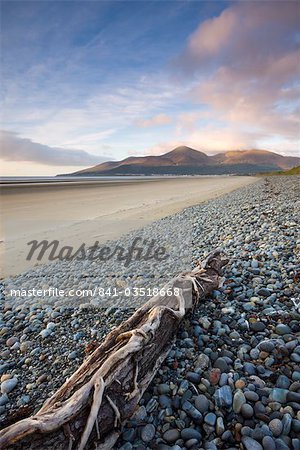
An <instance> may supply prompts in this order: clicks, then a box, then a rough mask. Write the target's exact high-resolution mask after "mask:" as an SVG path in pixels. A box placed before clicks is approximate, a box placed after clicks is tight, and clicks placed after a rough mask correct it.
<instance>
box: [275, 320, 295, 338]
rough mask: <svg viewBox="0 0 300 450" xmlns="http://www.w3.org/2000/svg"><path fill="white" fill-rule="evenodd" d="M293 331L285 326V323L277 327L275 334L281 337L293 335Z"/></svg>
mask: <svg viewBox="0 0 300 450" xmlns="http://www.w3.org/2000/svg"><path fill="white" fill-rule="evenodd" d="M291 331H292V330H291V329H290V327H289V326H288V325H285V324H283V323H279V324H278V325H276V327H275V332H276V333H277V334H279V335H280V336H282V335H284V334H290V333H291Z"/></svg>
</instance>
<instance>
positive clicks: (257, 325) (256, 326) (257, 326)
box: [250, 321, 266, 333]
mask: <svg viewBox="0 0 300 450" xmlns="http://www.w3.org/2000/svg"><path fill="white" fill-rule="evenodd" d="M250 329H251V330H252V331H254V332H256V333H258V332H260V331H265V329H266V325H265V324H264V323H263V322H261V321H258V322H254V323H250Z"/></svg>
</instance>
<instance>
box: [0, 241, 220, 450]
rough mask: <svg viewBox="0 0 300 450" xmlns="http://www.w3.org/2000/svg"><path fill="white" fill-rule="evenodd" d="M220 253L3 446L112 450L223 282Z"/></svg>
mask: <svg viewBox="0 0 300 450" xmlns="http://www.w3.org/2000/svg"><path fill="white" fill-rule="evenodd" d="M226 263H227V260H226V259H225V258H224V257H223V256H222V254H221V253H220V251H219V250H216V251H215V252H213V253H212V254H211V255H209V257H208V258H207V259H206V260H205V261H204V262H203V263H202V264H201V265H199V266H198V267H196V268H195V269H194V270H193V271H192V272H189V273H184V274H181V275H179V276H178V277H176V278H174V279H173V280H172V281H171V282H169V283H168V284H167V285H166V286H165V287H164V288H163V289H164V290H165V292H167V291H168V289H169V291H168V292H170V289H171V290H172V292H175V294H174V295H171V296H168V295H165V296H160V295H158V296H155V297H153V298H152V299H150V300H149V301H148V302H147V303H145V304H144V305H143V306H142V307H141V308H139V309H138V310H137V311H136V312H135V313H134V314H133V315H132V316H131V317H130V318H129V319H128V320H127V321H126V322H124V323H122V324H121V325H120V326H119V327H118V328H116V329H115V330H113V331H112V332H111V333H109V334H108V335H107V337H106V339H105V341H104V342H103V343H102V344H101V345H100V346H99V347H98V348H97V349H96V350H95V351H94V352H93V353H92V354H91V355H90V356H89V357H88V358H87V359H86V360H85V361H84V362H83V364H82V365H81V366H80V367H79V368H78V369H77V370H76V372H74V374H73V375H72V376H71V377H70V378H69V379H67V380H66V382H65V383H64V384H63V385H62V386H61V387H60V388H59V389H58V390H57V391H56V392H55V394H54V395H53V396H52V397H51V398H49V399H48V400H47V401H46V402H45V403H44V405H43V406H42V408H41V409H40V410H39V411H38V412H37V413H36V414H35V415H34V416H31V417H28V418H26V419H23V420H20V421H18V422H16V423H14V424H12V425H10V426H8V427H7V428H5V429H3V430H2V431H1V432H0V448H7V447H10V446H13V448H16V449H17V448H22V449H26V448H30V449H39V450H42V449H48V448H51V449H52V448H53V449H54V448H55V449H57V450H58V449H59V450H62V449H69V450H71V449H77V450H83V449H90V448H95V447H96V448H97V449H103V450H104V449H111V448H112V447H113V446H114V444H115V442H116V440H117V438H118V436H119V434H120V430H121V428H122V425H123V424H124V423H125V422H126V420H128V418H129V417H131V416H132V415H133V413H134V411H135V410H136V408H137V405H138V402H139V400H140V399H141V397H142V395H143V393H144V391H145V390H146V388H147V387H148V385H149V384H150V382H151V380H152V378H153V376H154V375H155V373H156V371H157V370H158V368H159V367H160V365H161V364H162V362H163V360H164V359H165V358H166V356H167V355H168V352H169V351H170V348H171V346H172V343H173V337H174V334H175V333H176V330H177V328H178V324H179V322H180V321H181V319H182V318H183V317H184V316H185V315H186V313H187V312H188V311H189V310H190V309H191V308H194V307H195V306H196V305H197V303H198V302H199V300H201V299H202V298H204V297H205V296H207V295H208V294H209V293H211V292H212V291H213V290H214V289H217V288H218V287H219V285H220V283H221V282H222V278H221V276H222V267H223V266H224V265H225V264H226ZM175 288H177V289H175Z"/></svg>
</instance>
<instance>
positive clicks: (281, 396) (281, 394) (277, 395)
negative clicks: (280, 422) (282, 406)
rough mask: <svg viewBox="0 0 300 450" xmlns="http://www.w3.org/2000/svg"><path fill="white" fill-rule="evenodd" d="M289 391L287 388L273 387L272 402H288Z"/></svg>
mask: <svg viewBox="0 0 300 450" xmlns="http://www.w3.org/2000/svg"><path fill="white" fill-rule="evenodd" d="M288 393H289V391H288V390H287V389H281V388H273V389H272V390H271V392H270V396H269V397H270V400H271V401H272V402H279V403H286V399H287V394H288Z"/></svg>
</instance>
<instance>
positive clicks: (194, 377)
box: [186, 372, 201, 384]
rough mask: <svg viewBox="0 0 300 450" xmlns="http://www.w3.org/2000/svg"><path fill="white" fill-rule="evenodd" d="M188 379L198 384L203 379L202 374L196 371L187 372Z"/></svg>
mask: <svg viewBox="0 0 300 450" xmlns="http://www.w3.org/2000/svg"><path fill="white" fill-rule="evenodd" d="M186 378H187V380H189V381H190V382H191V383H195V384H198V383H200V381H201V375H200V373H196V372H187V374H186Z"/></svg>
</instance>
